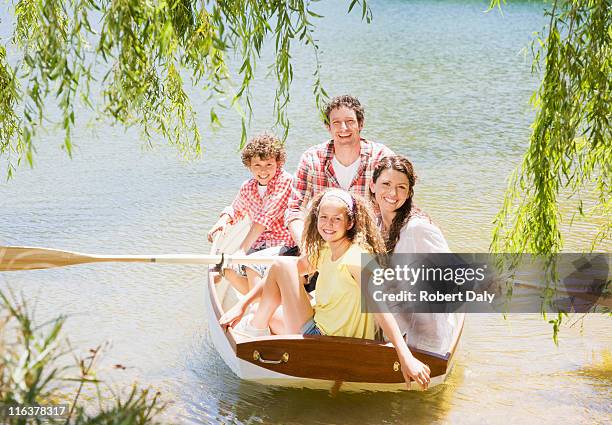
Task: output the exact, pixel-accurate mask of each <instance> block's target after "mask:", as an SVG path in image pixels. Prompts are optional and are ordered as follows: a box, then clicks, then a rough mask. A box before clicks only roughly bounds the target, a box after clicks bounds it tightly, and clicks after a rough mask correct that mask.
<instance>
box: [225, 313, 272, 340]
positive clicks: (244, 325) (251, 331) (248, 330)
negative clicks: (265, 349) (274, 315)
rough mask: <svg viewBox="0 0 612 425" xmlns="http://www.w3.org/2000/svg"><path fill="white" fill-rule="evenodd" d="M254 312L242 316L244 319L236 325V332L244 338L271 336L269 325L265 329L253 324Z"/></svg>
mask: <svg viewBox="0 0 612 425" xmlns="http://www.w3.org/2000/svg"><path fill="white" fill-rule="evenodd" d="M252 318H253V315H252V314H248V315H246V316H244V317H243V318H242V320H241V321H240V322H239V323H238V324H237V325H236V326H235V327H234V333H236V334H237V335H238V336H240V337H242V338H255V337H258V336H269V335H272V333H271V332H270V328H269V327H267V326H266V327H265V328H263V329H260V328H256V327H254V326H253V325H251V319H252Z"/></svg>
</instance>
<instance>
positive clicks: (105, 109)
mask: <svg viewBox="0 0 612 425" xmlns="http://www.w3.org/2000/svg"><path fill="white" fill-rule="evenodd" d="M314 3H315V2H314V1H309V0H307V1H303V0H273V1H259V0H225V1H205V0H203V1H196V0H160V1H155V2H145V1H140V0H20V1H12V4H13V11H14V15H15V21H16V25H15V28H14V33H13V37H12V39H10V40H0V157H5V158H7V159H8V161H7V162H8V176H9V178H10V177H11V176H12V175H13V173H14V171H15V168H16V166H17V165H18V164H19V163H21V162H22V161H23V159H24V158H25V159H26V160H27V162H29V164H30V165H32V163H33V152H34V150H35V146H34V135H35V134H36V132H37V131H38V130H39V129H40V128H41V127H42V125H43V122H45V121H47V120H48V117H47V115H48V103H47V102H51V101H55V102H56V103H57V106H58V107H59V111H60V114H61V118H60V124H61V125H62V127H63V130H64V135H65V136H64V148H65V149H66V151H67V153H68V154H69V155H70V154H71V151H72V137H71V131H72V129H73V128H74V124H75V120H76V114H77V112H79V113H80V114H82V112H81V111H78V107H77V106H78V105H77V104H78V101H81V102H82V103H83V104H84V105H86V106H87V107H88V108H89V109H91V110H92V111H94V112H95V113H97V114H99V116H102V117H105V118H110V120H111V122H113V123H118V124H121V125H124V126H126V127H129V126H139V127H140V128H141V129H142V130H143V135H144V138H145V140H147V141H149V142H150V141H151V140H152V137H153V136H154V135H155V134H158V135H161V136H162V137H163V138H165V139H166V140H167V141H168V142H169V143H171V144H173V145H175V146H176V147H177V148H178V149H179V150H180V151H181V152H182V153H183V154H185V155H187V156H192V155H195V156H197V155H199V154H200V153H201V145H200V143H201V136H200V132H199V130H198V126H197V125H196V116H195V113H194V111H193V109H192V106H191V101H190V99H189V96H188V95H187V93H186V92H185V83H184V81H183V78H186V77H187V78H189V79H190V80H191V81H190V83H191V85H192V86H193V87H195V88H196V89H197V90H198V93H199V94H200V95H201V96H202V97H203V98H204V99H206V100H207V101H209V103H210V104H212V105H213V106H211V107H210V122H209V124H210V126H211V127H216V126H218V125H219V124H220V122H219V118H218V115H217V113H216V110H215V106H224V107H228V106H231V107H233V108H235V109H236V110H237V111H238V113H240V114H241V116H242V140H241V145H242V144H243V143H244V141H245V140H246V120H247V119H248V118H249V117H250V115H251V112H252V106H251V94H250V91H249V88H250V85H251V82H252V80H253V78H254V71H255V66H256V64H257V63H258V61H259V60H260V55H261V53H262V48H263V46H264V43H265V41H266V40H267V39H271V40H272V41H273V42H274V63H273V64H272V65H271V71H272V74H273V75H274V76H275V78H276V81H277V88H276V93H275V104H274V113H275V116H276V122H277V124H278V125H280V127H281V128H282V129H284V132H285V136H286V134H287V131H288V128H289V122H288V120H287V115H286V108H285V107H286V105H287V104H288V102H289V100H290V91H289V88H290V84H291V80H292V78H293V67H292V64H291V60H290V59H291V49H292V47H293V46H294V45H295V44H298V43H299V44H303V45H306V46H310V47H311V48H312V50H313V53H314V56H315V59H316V66H315V69H314V70H313V94H314V100H315V102H316V103H317V105H319V106H320V105H321V103H322V101H323V99H324V98H325V97H326V96H327V95H326V93H325V90H324V89H323V87H322V85H321V81H320V78H319V71H320V67H319V60H318V46H317V44H316V42H315V40H314V39H313V30H314V24H313V21H314V20H315V19H317V18H319V17H320V16H319V15H317V14H316V13H315V12H314V11H313V10H312V6H313V4H314ZM347 4H348V11H349V13H350V12H351V10H353V8H355V7H356V6H357V8H358V9H359V10H360V11H361V13H362V18H363V19H365V20H367V21H368V22H369V20H370V18H371V13H370V10H369V9H368V6H367V4H366V0H350V2H347ZM98 21H99V22H100V23H99V24H98V23H97V22H98ZM91 22H96V24H93V25H92V23H91ZM9 44H10V45H14V46H15V48H16V49H15V50H16V54H15V56H16V60H15V61H14V63H10V62H11V61H9V60H8V59H7V50H9V49H8V47H9ZM234 61H237V63H238V65H237V67H238V70H233V69H232V68H231V67H230V62H234ZM232 77H234V78H233V79H234V80H237V82H235V83H234V82H233V79H232ZM94 82H97V84H96V87H98V86H99V88H100V90H101V95H102V98H103V99H104V101H103V104H102V105H94V104H92V103H91V102H90V99H91V98H92V93H91V87H92V85H93V84H92V83H94ZM244 105H246V113H245V112H243V110H244V109H245V108H244Z"/></svg>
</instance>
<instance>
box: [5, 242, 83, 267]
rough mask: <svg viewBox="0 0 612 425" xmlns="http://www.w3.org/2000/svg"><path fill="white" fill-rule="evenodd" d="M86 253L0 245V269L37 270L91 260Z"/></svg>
mask: <svg viewBox="0 0 612 425" xmlns="http://www.w3.org/2000/svg"><path fill="white" fill-rule="evenodd" d="M92 260H93V259H92V258H91V257H89V256H87V255H83V254H78V253H75V252H70V251H60V250H56V249H48V248H35V247H13V246H0V271H17V270H37V269H49V268H52V267H63V266H70V265H73V264H82V263H87V262H90V261H92Z"/></svg>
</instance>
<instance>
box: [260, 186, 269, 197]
mask: <svg viewBox="0 0 612 425" xmlns="http://www.w3.org/2000/svg"><path fill="white" fill-rule="evenodd" d="M267 189H268V186H262V185H260V184H258V185H257V192H259V197H260V198H261V199H263V197H264V195H265V194H266V190H267Z"/></svg>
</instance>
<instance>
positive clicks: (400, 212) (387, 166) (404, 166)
mask: <svg viewBox="0 0 612 425" xmlns="http://www.w3.org/2000/svg"><path fill="white" fill-rule="evenodd" d="M385 170H395V171H399V172H400V173H402V174H404V175H406V177H408V198H407V199H406V202H404V203H403V204H402V206H401V207H399V208H398V209H397V210H395V217H393V221H392V222H391V226H389V234H388V235H387V237H386V238H385V246H386V248H387V253H389V254H392V253H393V250H394V249H395V245H397V242H398V241H399V237H400V232H401V231H402V228H403V227H404V225H405V224H406V223H408V221H409V220H410V219H411V218H412V217H415V216H421V217H424V218H427V219H429V220H430V221H431V219H430V218H429V216H428V215H427V214H425V213H424V212H423V211H421V210H420V209H419V208H417V207H415V206H413V205H412V197H413V195H414V186H415V184H416V181H417V176H416V173H415V172H414V168H413V167H412V163H411V162H410V161H409V160H408V158H406V157H403V156H401V155H395V156H386V157H384V158H382V159H381V160H380V161H379V162H378V163H377V164H376V166H375V167H374V173H373V174H372V182H374V183H376V181H377V180H378V178H379V177H380V175H381V174H382V172H383V171H385ZM370 198H371V199H372V203H374V204H375V203H376V198H375V197H374V193H372V191H371V190H370Z"/></svg>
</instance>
